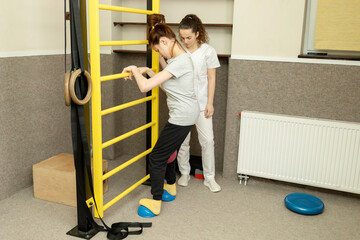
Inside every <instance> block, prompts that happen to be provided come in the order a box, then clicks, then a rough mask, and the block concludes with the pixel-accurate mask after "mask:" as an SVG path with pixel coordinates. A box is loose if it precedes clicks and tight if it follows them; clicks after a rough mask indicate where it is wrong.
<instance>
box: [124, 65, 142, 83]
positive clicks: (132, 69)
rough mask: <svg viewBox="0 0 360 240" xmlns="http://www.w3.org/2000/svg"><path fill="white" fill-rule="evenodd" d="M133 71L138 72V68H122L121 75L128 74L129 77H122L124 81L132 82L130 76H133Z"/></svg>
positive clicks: (132, 66)
mask: <svg viewBox="0 0 360 240" xmlns="http://www.w3.org/2000/svg"><path fill="white" fill-rule="evenodd" d="M135 71H139V70H138V68H137V67H136V66H134V65H131V66H128V67H126V68H124V69H123V71H122V72H121V73H129V76H128V77H124V79H125V80H132V76H133V73H134V72H135Z"/></svg>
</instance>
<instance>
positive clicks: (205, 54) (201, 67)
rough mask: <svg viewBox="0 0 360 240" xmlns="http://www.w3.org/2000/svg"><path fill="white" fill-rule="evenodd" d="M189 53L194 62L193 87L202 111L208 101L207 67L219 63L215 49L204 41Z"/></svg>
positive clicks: (215, 66) (214, 66)
mask: <svg viewBox="0 0 360 240" xmlns="http://www.w3.org/2000/svg"><path fill="white" fill-rule="evenodd" d="M189 53H190V52H189ZM190 55H191V59H192V61H193V63H194V74H195V79H194V89H195V92H196V96H197V99H198V101H199V105H200V111H204V110H205V108H206V105H207V101H208V78H207V70H208V68H218V67H220V63H219V59H218V57H217V53H216V51H215V49H214V48H213V47H211V46H210V45H209V44H206V43H203V44H201V46H200V47H199V48H198V49H196V50H195V52H193V53H190Z"/></svg>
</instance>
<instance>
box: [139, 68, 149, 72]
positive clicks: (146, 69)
mask: <svg viewBox="0 0 360 240" xmlns="http://www.w3.org/2000/svg"><path fill="white" fill-rule="evenodd" d="M138 69H139V71H140V73H141V74H144V73H147V71H148V70H149V68H148V67H139V68H138Z"/></svg>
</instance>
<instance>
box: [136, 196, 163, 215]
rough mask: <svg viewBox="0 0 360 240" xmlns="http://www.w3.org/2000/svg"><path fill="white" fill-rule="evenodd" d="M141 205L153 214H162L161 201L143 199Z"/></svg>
mask: <svg viewBox="0 0 360 240" xmlns="http://www.w3.org/2000/svg"><path fill="white" fill-rule="evenodd" d="M139 204H140V205H142V206H144V207H146V208H148V209H149V210H150V211H151V212H152V213H154V214H155V215H159V214H160V210H161V200H154V199H147V198H144V199H141V200H140V202H139Z"/></svg>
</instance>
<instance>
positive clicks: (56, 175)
mask: <svg viewBox="0 0 360 240" xmlns="http://www.w3.org/2000/svg"><path fill="white" fill-rule="evenodd" d="M107 171H108V161H107V160H103V174H104V173H106V172H107ZM33 183H34V197H35V198H38V199H42V200H47V201H51V202H56V203H61V204H65V205H69V206H74V207H76V205H77V203H76V180H75V165H74V157H73V155H72V154H67V153H61V154H59V155H56V156H53V157H51V158H49V159H46V160H44V161H42V162H40V163H37V164H35V165H33ZM103 186H104V190H103V191H104V193H105V192H107V191H108V189H109V184H108V179H106V180H105V181H104V185H103Z"/></svg>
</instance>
